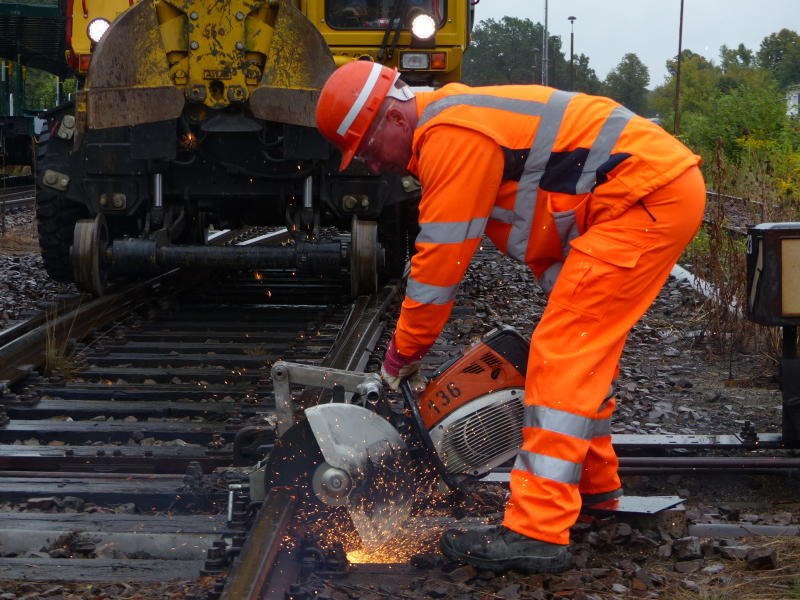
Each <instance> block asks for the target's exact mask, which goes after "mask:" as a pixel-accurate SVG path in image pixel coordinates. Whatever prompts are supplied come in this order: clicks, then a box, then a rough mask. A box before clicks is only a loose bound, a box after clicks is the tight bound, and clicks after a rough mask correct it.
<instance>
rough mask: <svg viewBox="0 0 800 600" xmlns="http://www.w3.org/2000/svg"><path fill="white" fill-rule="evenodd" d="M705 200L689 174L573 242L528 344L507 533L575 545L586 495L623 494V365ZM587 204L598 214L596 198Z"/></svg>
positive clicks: (696, 175) (697, 178)
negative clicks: (615, 416)
mask: <svg viewBox="0 0 800 600" xmlns="http://www.w3.org/2000/svg"><path fill="white" fill-rule="evenodd" d="M705 196H706V192H705V184H704V182H703V177H702V175H701V173H700V170H699V168H697V167H692V168H691V169H689V170H688V171H686V172H685V173H684V174H682V175H680V176H679V177H678V178H676V179H675V180H673V181H672V182H671V183H669V184H667V185H666V186H664V187H662V188H660V189H658V190H656V191H654V192H653V193H651V194H649V195H648V196H646V197H644V198H642V200H641V201H640V202H637V203H636V204H634V205H632V206H631V207H630V208H629V209H628V210H627V211H625V212H624V213H623V214H622V215H620V216H619V217H616V218H613V219H610V220H600V219H598V220H599V221H601V222H595V223H591V222H590V223H588V225H587V229H586V231H585V233H583V234H582V235H580V236H579V237H577V238H575V239H574V240H572V242H571V246H572V248H571V249H570V252H569V253H568V255H567V257H566V260H565V261H564V265H563V267H562V269H561V272H560V273H559V275H558V278H557V279H556V282H555V285H554V287H553V290H552V292H551V294H550V298H549V300H548V303H547V307H546V309H545V311H544V314H543V315H542V319H541V321H540V322H539V324H538V325H537V326H536V329H535V331H534V333H533V338H532V340H531V350H530V355H529V359H528V370H527V380H526V383H525V423H524V425H525V426H524V427H523V443H522V448H521V449H520V452H519V455H518V457H517V460H516V463H515V464H514V468H513V469H512V471H511V497H510V499H509V502H508V505H507V507H506V512H505V519H504V523H503V524H504V525H505V526H506V527H508V528H509V529H512V530H514V531H516V532H518V533H521V534H523V535H526V536H529V537H533V538H536V539H538V540H543V541H547V542H551V543H556V544H568V543H569V528H570V527H571V526H572V525H573V524H574V523H575V521H576V520H577V518H578V515H579V513H580V509H581V493H584V494H594V493H601V492H607V491H611V490H615V489H617V488H619V487H620V485H621V484H620V480H619V476H618V474H617V466H618V463H619V461H618V460H617V457H616V454H615V453H614V449H613V448H612V446H611V433H610V427H609V425H610V418H611V415H612V413H613V411H614V403H615V400H614V398H613V397H612V396H611V393H610V390H611V386H612V382H613V380H614V378H615V377H616V376H617V373H618V363H619V358H620V355H621V354H622V349H623V347H624V345H625V339H626V338H627V336H628V333H629V332H630V330H631V328H632V327H633V326H634V324H636V322H637V321H638V320H639V319H640V318H641V316H642V315H643V314H644V312H645V311H646V310H647V308H648V307H649V306H650V305H651V304H652V302H653V300H654V299H655V298H656V296H657V295H658V293H659V291H660V290H661V288H662V286H663V285H664V282H665V281H666V279H667V277H668V275H669V273H670V270H671V269H672V267H673V266H674V265H675V263H676V262H677V260H678V258H679V257H680V255H681V252H682V251H683V249H684V248H685V247H686V245H687V244H688V243H689V241H690V240H691V239H692V237H694V235H695V233H697V231H698V229H699V227H700V223H701V220H702V217H703V211H704V208H705ZM586 202H587V203H588V204H587V206H586V207H585V208H586V210H587V211H588V213H589V214H590V215H591V195H590V196H589V197H588V198H587V199H586ZM657 351H658V350H657V349H654V352H657Z"/></svg>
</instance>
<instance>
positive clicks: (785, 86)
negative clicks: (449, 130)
mask: <svg viewBox="0 0 800 600" xmlns="http://www.w3.org/2000/svg"><path fill="white" fill-rule="evenodd" d="M542 39H543V27H542V25H541V24H540V23H533V22H532V21H531V20H530V19H518V18H515V17H503V18H502V19H500V20H495V19H487V20H485V21H481V22H480V23H478V24H477V25H476V26H475V28H474V30H473V34H472V43H471V45H470V48H469V49H468V50H467V52H466V54H465V56H464V69H463V79H464V82H465V83H468V84H471V85H502V84H529V83H541V79H542V76H541V60H542V58H541V56H542V52H541V45H542ZM548 53H549V55H550V57H551V58H550V60H549V63H550V64H549V69H548V84H549V85H551V86H553V87H557V88H560V89H568V90H575V91H579V92H586V93H589V94H601V95H605V96H609V97H611V98H613V99H615V100H616V101H618V102H619V103H621V104H623V105H625V106H626V107H628V108H629V109H631V110H632V111H634V112H636V113H638V114H641V115H643V116H647V117H657V118H658V121H659V122H660V123H661V124H662V126H664V127H665V128H666V129H667V130H669V131H671V132H672V133H675V134H676V135H679V137H680V138H681V139H682V140H683V141H684V142H685V143H687V144H688V145H689V146H690V147H691V148H692V149H693V150H694V151H695V152H697V153H698V154H700V155H702V156H703V158H704V163H705V165H706V166H705V170H706V174H707V179H708V180H709V183H710V184H711V185H720V184H721V178H724V179H725V180H726V182H728V183H729V184H730V186H731V187H732V188H736V189H742V187H741V186H742V185H744V187H747V185H750V184H752V181H751V182H750V184H746V183H745V182H743V179H744V178H745V177H747V176H749V177H750V178H751V179H752V177H753V176H754V175H753V174H754V173H755V174H756V175H757V176H758V177H760V178H761V179H760V184H763V185H764V186H766V187H765V188H764V189H766V188H768V189H769V190H770V191H771V192H774V193H775V194H777V195H779V196H781V197H782V198H783V199H788V200H790V201H791V203H793V204H794V205H796V206H797V207H798V208H800V117H798V115H797V114H794V115H790V114H788V112H787V93H788V92H789V91H790V90H792V89H795V86H797V88H796V89H798V90H800V35H798V34H797V32H795V31H792V30H790V29H782V30H780V31H779V32H777V33H773V34H770V35H768V36H766V37H765V38H764V39H763V40H762V41H761V44H760V47H759V48H758V49H750V48H747V47H745V46H744V45H743V44H739V45H738V46H737V47H735V48H729V47H727V46H723V47H722V48H720V54H719V60H718V61H713V60H709V59H707V58H705V57H703V56H701V55H699V54H696V53H695V52H692V51H691V50H688V49H686V50H683V51H682V52H681V56H680V59H681V60H680V94H679V104H678V115H677V116H678V118H676V114H675V112H676V111H675V107H676V104H675V98H676V85H677V81H678V60H677V58H678V57H677V56H675V57H672V58H671V59H670V60H668V61H667V64H666V66H667V71H668V75H667V78H666V80H665V82H664V83H663V84H662V85H659V86H656V87H655V88H654V89H653V90H649V89H648V85H649V83H650V74H649V71H648V69H647V66H646V65H645V64H644V63H642V61H641V60H640V59H639V57H638V56H637V55H636V54H635V53H633V52H631V53H628V54H625V55H624V56H623V57H622V59H621V60H620V62H619V63H618V64H617V66H616V67H615V68H614V69H613V70H612V71H611V72H610V73H608V75H607V76H606V77H605V79H603V80H601V79H600V78H599V77H598V76H597V74H596V73H595V71H594V69H592V68H591V66H590V60H589V57H588V56H586V55H585V54H579V55H576V56H575V57H574V65H573V66H571V65H570V61H569V48H567V49H566V50H565V49H563V48H562V45H561V39H560V38H559V37H555V36H553V37H550V40H549V44H548ZM676 126H677V130H676ZM712 167H713V168H712ZM737 186H738V187H737ZM729 191H731V190H729Z"/></svg>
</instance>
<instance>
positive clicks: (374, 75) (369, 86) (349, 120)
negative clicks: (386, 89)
mask: <svg viewBox="0 0 800 600" xmlns="http://www.w3.org/2000/svg"><path fill="white" fill-rule="evenodd" d="M382 68H383V65H381V64H380V63H372V70H371V71H370V73H369V77H367V81H366V82H364V87H363V88H361V92H359V94H358V97H357V98H356V101H355V103H353V106H351V107H350V110H349V111H348V113H347V114H346V115H345V116H344V119H342V122H341V123H340V124H339V127H337V128H336V133H338V134H339V135H341V136H344V134H346V133H347V130H348V129H350V126H351V125H352V124H353V121H355V120H356V117H357V116H358V113H360V112H361V109H362V108H364V105H365V104H366V103H367V100H368V99H369V97H370V95H371V94H372V90H373V89H375V84H377V83H378V76H379V75H380V74H381V69H382Z"/></svg>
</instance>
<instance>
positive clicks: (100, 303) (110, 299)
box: [0, 270, 177, 386]
mask: <svg viewBox="0 0 800 600" xmlns="http://www.w3.org/2000/svg"><path fill="white" fill-rule="evenodd" d="M176 273H177V270H173V271H170V272H169V273H165V274H162V275H159V276H157V277H154V278H151V279H148V280H147V281H143V282H140V283H135V284H131V285H126V286H123V287H121V288H119V290H118V291H116V292H114V293H111V294H108V295H106V296H103V297H101V298H94V299H91V298H89V297H88V296H81V297H79V298H77V299H72V300H70V301H68V302H66V303H64V304H63V305H56V306H55V307H54V309H53V311H52V314H49V313H47V312H46V313H45V314H43V315H37V316H36V317H33V318H32V319H31V321H30V322H29V323H28V322H23V323H21V324H19V325H16V326H15V327H14V328H12V329H11V331H9V332H7V333H6V332H3V333H2V334H0V336H2V337H1V338H0V339H2V340H5V343H2V345H0V383H2V384H5V385H6V386H8V385H10V384H12V383H15V382H17V381H19V380H20V379H22V378H23V377H24V376H25V375H26V373H27V372H28V371H29V370H30V369H31V368H36V367H38V366H41V365H42V364H44V363H45V360H46V355H47V348H48V345H50V346H51V347H54V346H55V347H63V345H64V344H66V342H67V341H68V340H70V339H81V338H84V337H86V336H87V335H89V334H90V333H91V332H92V331H94V330H96V329H98V328H100V327H103V326H105V325H108V324H109V323H111V322H112V321H113V320H114V319H117V318H119V317H120V316H121V315H124V314H125V313H127V312H129V311H130V310H132V309H133V307H134V306H136V305H138V304H139V303H141V302H144V301H147V300H150V299H152V297H153V294H154V293H155V291H156V290H157V289H158V288H159V287H161V286H163V285H164V284H166V283H167V282H169V281H171V280H172V278H173V277H174V276H175V275H176Z"/></svg>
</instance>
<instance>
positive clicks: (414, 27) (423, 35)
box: [411, 12, 436, 40]
mask: <svg viewBox="0 0 800 600" xmlns="http://www.w3.org/2000/svg"><path fill="white" fill-rule="evenodd" d="M411 33H412V34H413V35H414V37H416V38H418V39H420V40H427V39H430V38H432V37H433V34H434V33H436V21H434V19H433V17H432V16H430V15H429V14H427V13H423V12H421V13H418V14H417V15H415V16H414V18H413V19H411Z"/></svg>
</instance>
